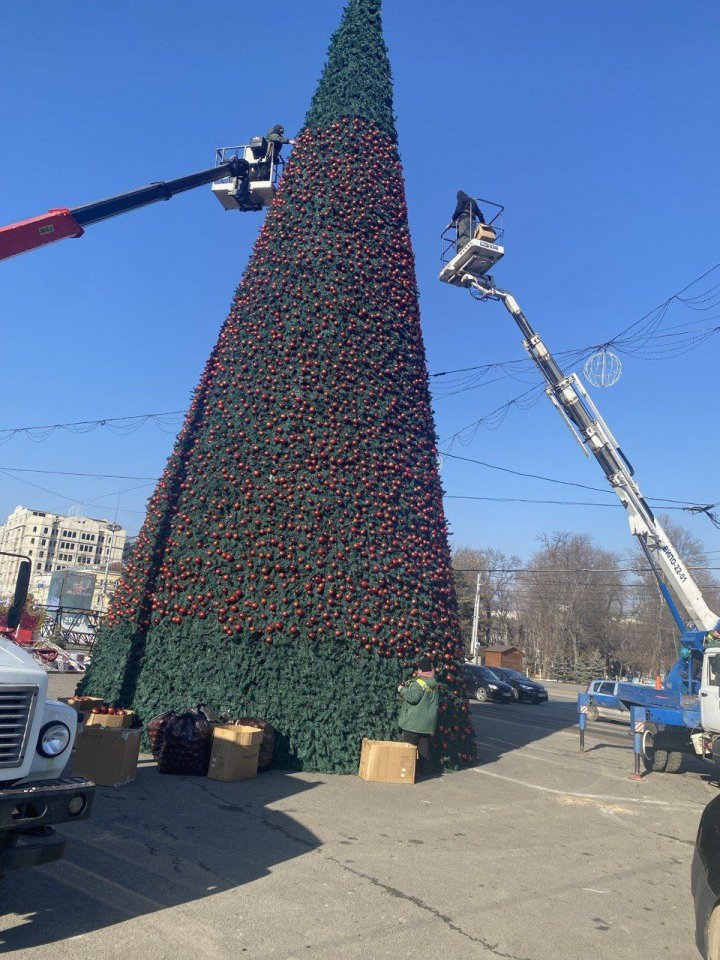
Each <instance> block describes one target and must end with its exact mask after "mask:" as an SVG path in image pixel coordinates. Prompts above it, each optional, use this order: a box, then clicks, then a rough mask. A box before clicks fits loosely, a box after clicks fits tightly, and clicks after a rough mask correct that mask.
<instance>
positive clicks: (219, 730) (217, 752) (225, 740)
mask: <svg viewBox="0 0 720 960" xmlns="http://www.w3.org/2000/svg"><path fill="white" fill-rule="evenodd" d="M262 739H263V732H262V730H258V728H257V727H246V726H238V725H236V724H233V723H219V724H217V725H216V726H215V729H214V731H213V744H212V753H211V754H210V767H209V769H208V777H209V778H210V779H211V780H222V781H224V782H225V783H229V782H231V781H233V780H251V779H252V778H253V777H256V776H257V768H258V758H259V757H260V744H261V743H262Z"/></svg>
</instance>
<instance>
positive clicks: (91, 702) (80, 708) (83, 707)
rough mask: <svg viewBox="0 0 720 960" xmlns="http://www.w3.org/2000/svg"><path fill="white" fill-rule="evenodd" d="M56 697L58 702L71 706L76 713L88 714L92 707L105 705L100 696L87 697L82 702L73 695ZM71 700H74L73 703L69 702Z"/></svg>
mask: <svg viewBox="0 0 720 960" xmlns="http://www.w3.org/2000/svg"><path fill="white" fill-rule="evenodd" d="M58 699H59V700H60V703H66V704H67V705H68V706H69V707H72V708H73V710H77V712H78V713H87V714H89V713H90V711H91V710H92V708H93V707H102V706H104V705H105V701H104V700H103V699H102V697H87V698H86V699H85V700H83V701H82V702H78V701H77V699H76V698H75V697H59V698H58ZM71 700H75V703H70V701H71Z"/></svg>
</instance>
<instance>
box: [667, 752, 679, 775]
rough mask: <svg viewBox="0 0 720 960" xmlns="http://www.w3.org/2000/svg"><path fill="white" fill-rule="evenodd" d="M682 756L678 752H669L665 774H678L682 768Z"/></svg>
mask: <svg viewBox="0 0 720 960" xmlns="http://www.w3.org/2000/svg"><path fill="white" fill-rule="evenodd" d="M682 761H683V755H682V753H681V752H680V751H679V750H671V751H670V753H668V757H667V766H666V767H665V773H680V768H681V767H682Z"/></svg>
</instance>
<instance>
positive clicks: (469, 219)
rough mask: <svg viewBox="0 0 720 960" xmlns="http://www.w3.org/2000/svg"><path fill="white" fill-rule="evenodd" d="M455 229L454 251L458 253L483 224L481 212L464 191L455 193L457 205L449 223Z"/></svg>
mask: <svg viewBox="0 0 720 960" xmlns="http://www.w3.org/2000/svg"><path fill="white" fill-rule="evenodd" d="M450 222H451V223H453V224H454V225H455V227H456V229H457V242H456V245H455V249H456V251H457V253H460V251H461V250H462V248H463V247H464V246H465V244H466V243H468V242H469V241H470V240H472V238H473V237H474V236H475V229H476V227H477V225H478V224H481V223H485V217H484V216H483V215H482V210H481V209H480V207H479V206H478V205H477V203H476V202H475V201H474V200H473V198H472V197H471V196H469V195H468V194H467V193H465V191H464V190H458V192H457V204H456V205H455V211H454V213H453V215H452V219H451V221H450Z"/></svg>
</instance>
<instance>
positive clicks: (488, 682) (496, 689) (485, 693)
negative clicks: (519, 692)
mask: <svg viewBox="0 0 720 960" xmlns="http://www.w3.org/2000/svg"><path fill="white" fill-rule="evenodd" d="M463 669H464V673H465V682H466V683H467V691H468V696H469V697H474V698H475V700H480V701H481V702H483V703H484V702H485V701H486V700H495V701H497V702H498V703H510V702H511V701H512V698H513V688H512V687H511V686H510V684H509V683H506V682H505V681H504V680H501V679H500V677H499V676H498V675H497V674H496V673H495V672H494V671H492V670H490V668H489V667H479V666H477V664H474V663H466V664H465V666H464V668H463Z"/></svg>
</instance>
